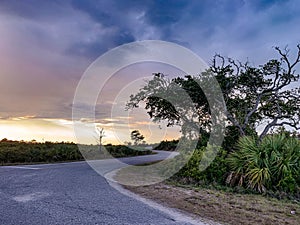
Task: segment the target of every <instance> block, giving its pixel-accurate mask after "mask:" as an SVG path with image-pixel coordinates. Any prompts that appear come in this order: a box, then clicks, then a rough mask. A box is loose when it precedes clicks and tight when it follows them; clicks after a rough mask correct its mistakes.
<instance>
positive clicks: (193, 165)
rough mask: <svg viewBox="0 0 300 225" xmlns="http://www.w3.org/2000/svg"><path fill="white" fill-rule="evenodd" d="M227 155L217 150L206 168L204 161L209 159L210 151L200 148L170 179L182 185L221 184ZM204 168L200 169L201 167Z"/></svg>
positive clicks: (221, 150)
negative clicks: (182, 183)
mask: <svg viewBox="0 0 300 225" xmlns="http://www.w3.org/2000/svg"><path fill="white" fill-rule="evenodd" d="M226 155H227V153H226V151H225V150H224V149H222V148H221V149H218V153H217V155H216V157H215V158H214V160H213V161H212V163H210V164H209V165H208V167H207V168H206V166H207V165H206V161H207V160H209V159H210V157H211V149H210V148H209V147H208V148H207V147H204V146H202V147H201V148H198V149H196V150H195V151H194V152H193V155H192V156H191V158H190V160H189V161H188V163H187V164H185V166H184V167H183V168H181V169H180V170H179V171H178V173H176V174H175V175H174V176H173V177H172V179H175V180H179V181H181V182H184V183H205V184H208V183H223V182H224V179H225V176H224V175H225V174H226V172H227V170H228V168H227V165H226V162H225V157H226ZM203 166H204V167H205V169H204V168H202V167H203Z"/></svg>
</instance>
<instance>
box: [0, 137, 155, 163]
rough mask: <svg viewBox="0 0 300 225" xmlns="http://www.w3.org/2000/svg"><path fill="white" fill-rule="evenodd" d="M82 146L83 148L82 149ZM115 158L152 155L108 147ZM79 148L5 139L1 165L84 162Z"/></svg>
mask: <svg viewBox="0 0 300 225" xmlns="http://www.w3.org/2000/svg"><path fill="white" fill-rule="evenodd" d="M82 146H83V147H84V148H85V149H87V150H88V149H89V148H90V149H95V146H92V145H82ZM82 146H81V147H82ZM96 149H97V148H96ZM106 149H107V151H108V152H109V153H110V154H111V155H112V156H113V157H126V156H136V155H145V154H151V151H150V150H147V151H136V150H134V149H130V148H128V147H126V146H123V145H107V146H106ZM83 159H84V158H83V157H82V155H81V153H80V151H79V149H78V146H77V145H76V144H75V143H68V142H60V143H53V142H45V143H38V142H23V141H20V142H19V141H10V140H7V139H3V140H2V141H0V164H1V165H7V164H17V163H37V162H60V161H77V160H83Z"/></svg>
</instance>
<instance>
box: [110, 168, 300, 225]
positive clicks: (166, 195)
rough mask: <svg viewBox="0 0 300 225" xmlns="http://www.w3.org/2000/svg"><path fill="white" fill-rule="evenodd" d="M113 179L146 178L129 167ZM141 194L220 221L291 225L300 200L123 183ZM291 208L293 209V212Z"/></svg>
mask: <svg viewBox="0 0 300 225" xmlns="http://www.w3.org/2000/svg"><path fill="white" fill-rule="evenodd" d="M115 179H116V180H118V181H119V180H120V179H123V180H125V179H126V180H127V181H128V179H131V180H135V181H136V183H139V181H138V180H139V179H145V178H143V177H142V176H136V171H132V170H131V169H130V170H128V169H126V168H125V169H122V170H120V171H119V172H118V173H117V175H116V177H115ZM125 188H127V189H129V190H130V191H133V192H135V193H137V194H140V195H142V196H143V197H146V198H149V199H152V200H154V201H157V202H159V203H161V204H163V205H166V206H169V207H172V208H177V209H179V210H182V211H185V212H188V213H192V214H194V215H196V216H199V217H201V218H206V219H209V220H213V221H215V222H219V223H222V224H233V225H235V224H249V225H250V224H292V225H299V221H300V203H299V202H296V201H292V200H287V199H285V200H278V199H276V198H272V197H269V196H263V195H259V194H253V193H249V194H246V193H236V192H234V190H233V189H230V188H229V189H225V188H223V189H222V188H219V189H216V188H213V187H205V186H202V187H199V186H192V185H181V184H179V183H177V182H162V183H157V184H154V185H148V186H136V187H133V186H125ZM291 211H295V214H292V213H291Z"/></svg>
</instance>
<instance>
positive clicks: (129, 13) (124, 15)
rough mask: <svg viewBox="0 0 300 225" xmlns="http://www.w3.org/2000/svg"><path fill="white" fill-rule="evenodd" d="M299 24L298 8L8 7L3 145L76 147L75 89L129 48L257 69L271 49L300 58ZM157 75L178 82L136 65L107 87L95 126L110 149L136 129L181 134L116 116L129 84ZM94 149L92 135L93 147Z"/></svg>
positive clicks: (241, 3) (160, 2) (14, 3)
mask: <svg viewBox="0 0 300 225" xmlns="http://www.w3.org/2000/svg"><path fill="white" fill-rule="evenodd" d="M298 24H300V4H299V2H298V1H297V0H273V1H272V0H261V1H259V0H251V1H250V0H248V1H246V0H227V1H226V0H216V1H210V0H202V1H197V0H191V1H188V0H157V1H150V0H144V1H138V0H126V1H122V0H107V1H101V0H100V1H99V0H64V1H60V0H49V1H47V0H43V1H40V0H25V1H21V0H1V1H0V35H1V37H0V79H1V82H0V139H2V138H8V139H12V140H33V139H35V140H37V141H46V140H49V141H74V142H77V141H78V140H77V139H76V137H75V135H74V131H73V122H72V103H73V99H74V94H75V91H76V87H77V85H78V83H79V81H80V79H81V77H82V75H83V74H84V72H85V71H86V69H87V68H88V67H89V65H90V64H91V63H93V62H94V61H95V60H96V59H97V58H98V57H99V56H101V55H102V54H104V53H106V52H107V51H109V50H111V49H113V48H115V47H118V46H120V45H122V44H126V43H130V42H134V41H142V40H163V41H169V42H174V43H176V44H179V45H182V46H184V47H186V48H188V49H190V50H192V51H193V52H195V53H196V54H197V55H199V56H200V57H201V58H202V59H203V60H204V61H205V62H207V63H208V64H209V63H210V62H211V61H210V60H211V59H212V57H213V55H214V54H215V53H220V54H222V55H224V56H228V57H232V58H236V59H239V60H241V61H246V60H248V61H249V62H250V63H252V64H253V65H260V64H263V63H265V62H266V61H267V60H269V59H272V58H276V57H277V56H278V55H277V54H276V51H275V50H274V46H279V47H285V46H288V47H289V48H291V50H295V49H296V45H297V44H298V43H300V30H299V29H298ZM292 54H293V52H291V55H292ZM153 72H165V73H167V74H171V75H180V71H178V70H176V68H172V67H170V66H168V65H161V64H158V63H156V64H155V63H152V64H151V63H148V64H147V63H145V64H143V65H132V66H130V67H129V68H124V69H122V70H120V71H118V72H117V74H116V75H115V76H114V78H112V80H113V81H112V82H111V84H110V85H108V84H107V85H106V88H104V90H103V91H105V93H104V94H103V97H102V98H101V99H99V100H98V102H97V105H96V112H101V113H99V117H98V118H96V119H97V121H95V123H93V124H92V125H95V124H96V126H99V127H103V128H104V129H105V131H106V137H105V138H104V140H105V142H106V143H118V142H121V143H122V142H124V141H129V137H130V131H131V130H133V129H139V130H141V131H142V133H143V134H144V136H145V137H146V141H149V142H159V141H160V140H162V139H172V138H176V137H177V136H178V135H179V130H178V129H177V128H176V129H165V128H164V129H161V128H159V127H158V125H157V124H153V123H151V121H150V120H149V118H148V117H147V115H146V113H145V111H143V110H142V109H139V110H140V111H136V112H127V114H126V113H125V114H124V115H123V114H122V115H112V113H111V110H110V109H111V108H112V107H113V106H114V105H115V104H116V95H115V94H116V93H119V92H121V91H122V87H123V86H122V85H124V84H126V80H127V81H129V80H132V77H135V79H140V80H139V81H141V79H142V78H143V77H147V76H151V74H152V73H153ZM126 93H127V92H126ZM128 94H129V93H128ZM113 96H114V97H113ZM96 117H97V115H96ZM89 122H90V121H89ZM83 123H84V121H83ZM90 125H91V124H90ZM88 136H89V138H88ZM93 140H94V137H93V134H90V133H87V139H86V143H90V142H93Z"/></svg>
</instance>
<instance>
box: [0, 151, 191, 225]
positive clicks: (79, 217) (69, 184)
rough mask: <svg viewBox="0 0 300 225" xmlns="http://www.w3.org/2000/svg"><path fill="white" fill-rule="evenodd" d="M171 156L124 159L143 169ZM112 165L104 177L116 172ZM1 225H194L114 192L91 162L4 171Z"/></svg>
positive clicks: (0, 183) (0, 182) (1, 170)
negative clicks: (153, 162)
mask: <svg viewBox="0 0 300 225" xmlns="http://www.w3.org/2000/svg"><path fill="white" fill-rule="evenodd" d="M167 154H169V153H166V152H160V154H157V155H152V156H139V157H134V158H124V159H122V161H123V162H126V163H130V164H139V163H143V162H149V161H152V160H158V159H161V158H165V157H166V155H167ZM108 162H109V161H106V162H105V163H104V165H105V166H106V167H105V171H106V172H110V171H112V170H114V169H117V168H116V167H117V166H116V165H115V164H113V166H112V167H110V166H109V165H110V163H108ZM0 199H1V202H0V224H1V225H2V224H3V225H18V224H28V225H35V224H42V225H48V224H49V225H50V224H51V225H54V224H70V225H71V224H72V225H76V224H94V225H95V224H105V225H107V224H117V225H118V224H124V225H125V224H128V225H135V224H153V225H154V224H155V225H156V224H170V225H171V224H191V223H190V222H188V221H178V220H176V218H175V217H173V216H172V215H170V214H166V213H164V212H162V211H160V210H158V209H154V208H152V207H150V206H148V205H146V204H144V203H142V202H140V201H138V200H136V199H133V198H130V197H128V196H125V195H123V194H121V193H120V192H118V191H117V190H115V189H114V188H112V187H111V186H110V185H109V183H108V182H107V181H106V179H105V178H103V177H102V176H100V175H99V174H98V173H96V172H95V171H94V170H93V169H92V168H91V167H90V166H89V165H88V164H87V163H86V162H75V163H58V164H44V165H30V166H3V167H0Z"/></svg>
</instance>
